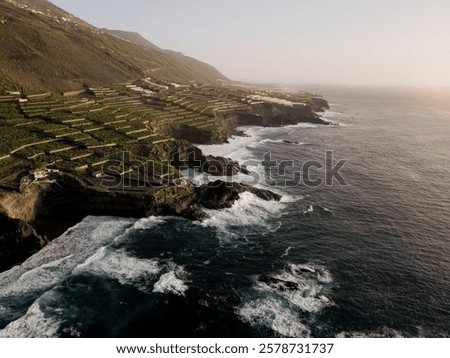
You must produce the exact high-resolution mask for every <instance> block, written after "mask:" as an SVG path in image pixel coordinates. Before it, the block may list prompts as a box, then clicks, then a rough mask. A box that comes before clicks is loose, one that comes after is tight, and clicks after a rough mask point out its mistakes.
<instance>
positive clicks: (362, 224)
mask: <svg viewBox="0 0 450 358" xmlns="http://www.w3.org/2000/svg"><path fill="white" fill-rule="evenodd" d="M311 90H315V91H317V92H319V93H322V94H323V95H324V96H325V97H326V98H327V99H328V100H329V102H330V103H331V104H332V106H331V110H330V111H328V112H327V113H325V114H324V116H325V118H327V119H328V120H331V121H333V122H335V123H339V124H340V125H338V126H315V125H299V126H290V127H285V128H275V129H264V128H247V134H248V135H249V136H248V137H244V138H236V139H233V140H232V141H231V142H230V144H227V145H224V146H205V147H202V149H203V150H204V151H205V152H210V153H214V154H223V155H227V156H231V157H232V158H234V159H238V160H241V161H247V164H248V165H249V168H250V169H251V170H252V171H253V172H254V173H255V176H256V175H257V176H258V177H259V178H260V180H259V181H258V185H259V186H261V187H266V186H272V189H273V190H275V191H277V192H280V193H282V194H283V200H282V202H281V203H273V202H272V203H268V202H264V201H262V200H260V199H257V198H256V197H254V196H253V195H251V194H244V195H242V198H241V199H240V200H239V201H238V202H237V203H236V204H235V206H234V207H233V208H231V209H227V210H223V211H217V212H214V211H209V213H210V214H211V215H212V218H211V219H209V220H207V221H206V222H204V223H202V224H199V223H192V222H190V221H187V220H184V219H179V218H145V219H140V220H136V219H126V218H125V219H124V218H111V217H88V218H86V219H85V220H84V221H83V222H81V223H80V224H78V225H77V226H75V227H74V228H72V229H70V230H69V231H68V232H66V233H65V234H64V235H63V236H61V237H60V238H58V239H57V240H55V241H54V242H53V243H52V244H51V245H49V246H48V247H46V248H45V249H44V250H42V251H41V252H39V253H38V254H36V255H35V256H33V257H32V258H30V259H29V260H28V261H27V262H25V263H24V264H23V265H21V266H18V267H15V268H13V269H12V270H10V271H8V272H5V273H2V274H0V329H2V330H1V331H0V336H33V337H36V336H39V337H42V336H50V337H53V336H60V337H73V336H75V337H76V336H81V337H117V336H120V337H236V336H240V337H267V336H276V337H280V336H281V337H284V336H287V337H303V336H314V337H335V336H339V337H342V336H383V337H398V336H406V337H442V336H445V337H448V336H450V328H449V327H450V303H449V302H450V300H449V299H450V275H449V273H450V221H449V217H450V181H449V178H450V140H449V138H450V92H448V91H447V92H445V91H428V92H427V91H406V90H381V89H380V90H376V89H371V90H369V89H363V88H337V87H336V88H332V87H322V88H312V89H311ZM286 141H288V142H286ZM268 151H270V152H271V157H272V159H273V160H275V161H283V160H284V161H286V160H290V161H292V163H293V166H292V165H291V164H290V163H288V164H286V165H285V173H284V175H280V174H282V173H280V172H278V173H277V172H274V170H273V168H272V172H271V171H270V168H269V167H267V166H264V165H263V164H261V162H262V161H263V158H264V153H267V152H268ZM326 151H333V161H334V163H336V162H337V161H338V160H341V159H343V160H344V159H345V160H347V163H346V164H345V166H344V167H343V168H342V169H341V170H340V172H339V173H340V174H341V175H342V177H343V179H345V182H346V185H342V183H341V184H339V183H338V182H337V181H334V182H333V185H325V184H322V185H319V186H310V185H306V184H307V183H305V182H304V181H303V182H300V183H298V185H295V186H289V187H285V186H282V185H280V182H281V180H286V179H287V180H288V181H289V179H292V178H293V174H292V173H293V172H299V173H302V167H303V165H304V163H305V162H307V161H311V160H315V161H319V162H321V163H324V161H325V153H326ZM324 164H325V163H324ZM303 169H304V168H303ZM303 174H305V173H304V172H303ZM311 174H312V175H313V176H314V178H318V179H323V178H324V170H323V169H320V170H317V169H313V170H312V172H311ZM192 179H193V180H199V179H201V177H200V176H195V177H193V178H192ZM241 179H243V180H247V179H248V178H246V177H241Z"/></svg>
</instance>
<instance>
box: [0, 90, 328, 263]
mask: <svg viewBox="0 0 450 358" xmlns="http://www.w3.org/2000/svg"><path fill="white" fill-rule="evenodd" d="M317 101H318V102H317V103H316V104H315V105H313V106H306V105H303V106H300V105H299V106H285V105H280V104H276V103H261V104H258V105H255V106H252V110H251V111H245V112H239V111H233V112H222V113H216V121H217V123H219V124H220V126H221V130H220V131H218V132H217V131H216V132H209V135H206V133H203V132H202V131H201V130H198V131H195V130H186V129H185V128H184V127H183V126H172V127H170V128H166V132H167V134H170V135H171V136H172V137H173V138H175V140H174V141H172V142H167V143H164V144H162V145H159V146H153V147H152V146H150V147H148V148H144V151H147V152H148V153H150V152H151V154H152V155H153V156H157V157H158V158H160V159H161V160H169V161H170V163H171V165H172V166H174V167H175V168H177V169H180V168H185V167H191V168H193V167H195V168H197V170H199V171H203V172H207V173H209V174H211V175H215V176H233V175H236V174H237V173H239V172H242V173H244V174H245V173H246V168H245V167H242V166H240V165H239V163H237V162H235V161H233V160H232V159H229V158H222V157H213V156H206V155H204V154H203V153H202V152H201V151H200V149H198V148H197V147H195V146H193V145H192V144H191V143H199V144H200V143H205V144H221V143H224V142H226V141H227V139H228V138H229V137H230V136H231V135H233V134H236V133H238V131H237V128H238V127H239V126H271V127H277V126H283V125H290V124H297V123H300V122H310V123H318V124H324V125H326V124H328V123H327V122H325V121H323V120H322V119H321V118H320V117H319V115H317V114H316V111H320V110H323V109H324V108H328V104H327V103H326V101H325V100H322V99H320V98H318V99H317ZM211 133H212V134H211ZM24 179H25V180H24V182H27V183H29V185H24V186H23V188H21V189H20V191H19V192H7V193H3V194H2V195H1V196H0V227H2V229H3V230H2V232H1V233H0V272H1V271H4V270H6V269H8V268H10V267H12V266H14V265H16V264H19V263H20V262H22V261H24V260H25V259H27V258H28V257H29V256H31V255H32V254H34V253H35V252H37V251H38V250H40V249H41V248H43V247H44V246H45V245H47V244H48V243H49V242H50V241H51V240H52V239H54V238H55V237H57V236H59V235H61V234H62V233H63V232H64V231H65V230H67V229H68V228H69V227H71V226H73V225H74V224H76V223H77V222H79V221H81V220H82V219H83V218H84V217H85V216H87V215H95V216H102V215H111V216H125V217H136V218H138V217H148V216H153V215H154V216H160V215H170V216H181V217H185V218H187V219H191V220H203V219H205V218H207V217H208V214H207V213H206V212H205V211H204V210H203V209H202V208H208V209H222V208H228V207H231V206H232V205H233V203H234V202H235V201H236V200H238V199H239V194H240V193H243V192H251V193H253V194H255V195H257V196H258V197H260V198H262V199H264V200H275V201H279V200H280V199H281V196H280V195H278V194H276V193H274V192H271V191H270V190H264V189H259V188H254V187H250V186H246V185H243V184H239V183H235V182H230V183H228V182H224V181H222V180H216V181H214V182H210V183H208V184H204V185H202V186H199V187H196V186H195V185H194V184H192V183H191V182H189V181H187V180H184V181H182V183H181V184H180V183H170V184H167V185H160V186H151V185H149V186H146V187H145V188H143V189H141V190H130V188H129V187H127V188H125V187H123V188H115V189H114V190H110V188H105V187H103V186H101V185H93V184H92V182H89V180H86V178H85V177H83V176H81V175H79V174H75V173H59V174H58V175H57V177H56V178H55V179H54V180H51V181H48V182H33V181H31V180H30V178H28V181H27V178H26V176H25V177H24Z"/></svg>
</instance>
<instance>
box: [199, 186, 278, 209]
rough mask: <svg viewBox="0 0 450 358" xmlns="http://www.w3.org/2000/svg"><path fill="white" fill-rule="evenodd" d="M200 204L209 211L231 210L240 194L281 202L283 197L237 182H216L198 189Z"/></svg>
mask: <svg viewBox="0 0 450 358" xmlns="http://www.w3.org/2000/svg"><path fill="white" fill-rule="evenodd" d="M197 192H198V195H199V200H198V202H199V203H200V204H201V205H203V206H204V207H206V208H208V209H222V208H230V207H231V206H233V204H234V202H235V201H236V200H237V199H239V194H240V193H243V192H249V193H252V194H255V195H256V196H257V197H259V198H261V199H264V200H267V201H271V200H272V201H280V199H281V195H279V194H276V193H274V192H272V191H270V190H266V189H259V188H255V187H252V186H248V185H244V184H241V183H236V182H224V181H222V180H216V181H214V182H211V183H208V184H204V185H202V186H200V187H199V188H197Z"/></svg>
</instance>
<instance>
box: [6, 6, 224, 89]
mask: <svg viewBox="0 0 450 358" xmlns="http://www.w3.org/2000/svg"><path fill="white" fill-rule="evenodd" d="M121 37H124V36H121ZM139 37H140V36H139ZM140 38H141V37H140ZM141 39H143V38H141ZM143 40H144V39H143ZM144 41H145V40H144ZM0 43H1V44H2V46H1V49H0V92H3V91H5V90H11V89H19V88H20V87H21V86H23V87H24V88H25V89H26V90H28V91H32V92H34V91H40V90H52V91H58V92H62V91H66V90H70V89H78V88H80V87H81V86H82V85H83V84H89V85H91V86H99V85H108V84H112V83H117V82H121V81H128V80H134V79H137V78H142V77H146V76H150V77H152V78H155V79H162V80H167V81H173V82H178V83H188V82H190V81H196V82H200V83H203V82H214V81H215V80H217V79H226V78H225V77H224V76H223V75H222V74H221V73H220V72H219V71H217V70H216V69H215V68H214V67H212V66H210V65H207V64H205V63H203V62H200V61H198V60H195V59H192V58H189V57H186V56H183V55H182V54H180V53H176V52H172V51H163V50H160V49H159V48H158V47H156V46H154V45H152V44H151V43H150V42H148V44H147V45H146V46H143V45H142V44H143V43H145V42H142V43H136V41H134V42H131V41H130V40H124V39H122V38H119V37H118V36H117V35H115V36H113V35H111V34H109V33H107V32H104V31H102V30H100V29H98V28H96V27H94V26H91V25H89V24H87V23H86V22H84V21H82V20H80V19H78V18H76V17H74V16H72V15H71V14H69V13H67V12H65V11H64V10H62V9H60V8H58V7H56V6H54V5H53V4H51V3H50V2H48V1H45V0H25V1H20V3H19V2H16V1H12V0H1V1H0ZM149 44H150V45H152V46H150V45H149Z"/></svg>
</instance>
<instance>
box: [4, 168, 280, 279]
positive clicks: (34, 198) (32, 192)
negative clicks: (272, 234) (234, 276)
mask: <svg viewBox="0 0 450 358" xmlns="http://www.w3.org/2000/svg"><path fill="white" fill-rule="evenodd" d="M245 191H248V192H251V193H254V194H255V195H258V196H259V197H261V198H263V199H265V200H280V196H279V195H277V194H274V193H271V192H270V191H268V190H263V189H256V188H252V187H248V186H245V185H241V184H237V183H233V184H232V185H229V184H227V183H225V182H223V181H220V180H217V181H215V182H213V183H210V184H207V185H206V184H205V185H203V186H200V187H195V186H194V185H193V184H191V183H190V182H185V183H183V185H179V186H176V185H171V186H162V187H147V188H143V189H142V190H141V191H133V190H129V188H120V189H119V188H115V189H114V190H107V189H106V188H101V187H92V186H88V185H86V183H84V182H83V180H82V178H80V177H78V176H75V175H69V174H63V175H61V176H60V177H59V178H58V179H57V181H56V182H54V183H34V184H30V185H28V186H27V187H26V188H23V190H22V192H21V193H9V194H6V195H3V196H2V197H1V198H0V205H1V209H2V211H3V212H0V226H1V227H2V229H3V230H2V232H1V233H0V271H2V270H5V269H7V268H9V267H11V266H12V265H14V264H17V263H19V262H21V261H22V260H24V259H26V258H27V257H29V256H30V255H32V254H33V253H35V252H37V251H38V250H39V249H41V248H42V247H44V246H45V245H46V244H47V243H48V242H49V241H50V240H51V239H53V238H54V237H56V236H59V235H60V234H62V232H64V231H65V230H67V229H68V228H69V227H70V226H72V225H74V224H75V223H76V222H78V221H80V220H81V219H82V218H83V217H85V216H87V215H98V216H102V215H111V216H124V217H136V218H138V217H148V216H161V215H172V216H181V217H185V218H187V219H192V220H202V219H205V218H207V217H208V214H207V213H206V212H204V211H203V210H202V209H201V208H199V207H196V206H195V204H199V205H201V206H204V207H207V208H214V209H221V208H226V207H231V206H232V205H233V203H234V202H235V201H236V200H237V199H239V194H240V193H242V192H245ZM55 226H56V227H55Z"/></svg>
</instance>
